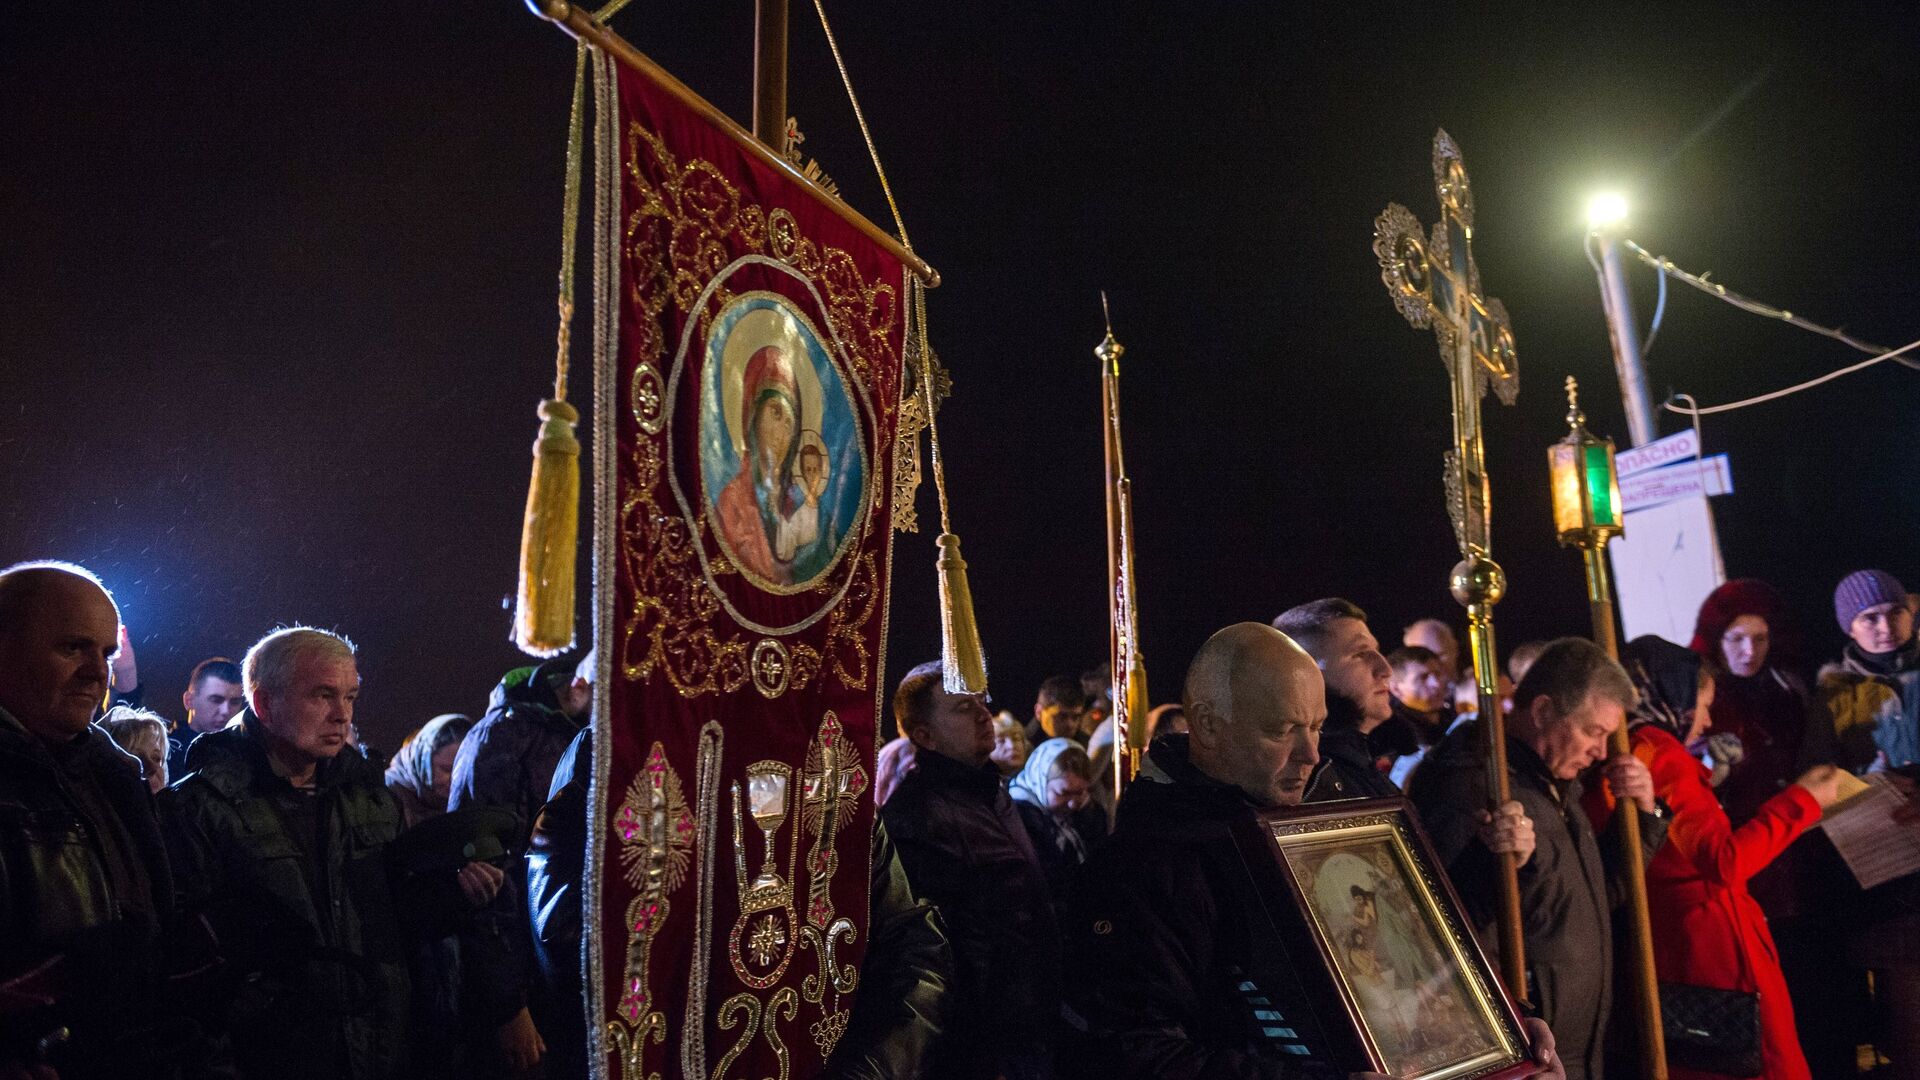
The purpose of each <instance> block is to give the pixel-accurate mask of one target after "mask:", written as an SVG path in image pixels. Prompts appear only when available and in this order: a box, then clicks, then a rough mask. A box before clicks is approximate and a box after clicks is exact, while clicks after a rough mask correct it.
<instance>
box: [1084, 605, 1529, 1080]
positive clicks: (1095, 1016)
mask: <svg viewBox="0 0 1920 1080" xmlns="http://www.w3.org/2000/svg"><path fill="white" fill-rule="evenodd" d="M1184 697H1185V700H1184V707H1185V711H1186V714H1187V722H1188V724H1189V726H1190V729H1191V730H1190V732H1189V733H1187V734H1171V735H1164V736H1162V737H1160V738H1158V739H1155V740H1154V742H1153V746H1152V748H1151V749H1150V751H1149V752H1148V757H1147V761H1146V763H1145V765H1144V766H1143V767H1142V769H1141V771H1140V775H1139V776H1138V778H1137V779H1136V780H1135V781H1134V783H1133V785H1132V786H1131V787H1129V788H1128V789H1127V792H1126V795H1125V796H1124V797H1123V798H1122V799H1121V801H1120V810H1119V815H1118V822H1117V825H1116V828H1115V832H1114V835H1113V838H1112V839H1111V840H1110V841H1109V842H1108V843H1107V844H1106V846H1104V847H1102V848H1100V849H1098V850H1097V851H1095V852H1094V854H1093V856H1092V858H1091V859H1090V860H1089V861H1088V862H1087V864H1086V866H1085V867H1084V868H1083V872H1082V875H1081V877H1080V879H1079V881H1078V882H1077V883H1076V887H1075V888H1074V890H1073V893H1072V897H1071V901H1070V904H1069V909H1068V911H1069V914H1068V916H1067V922H1066V925H1065V926H1064V927H1063V931H1064V933H1065V938H1066V967H1065V970H1066V971H1067V972H1068V973H1070V977H1069V978H1068V979H1067V980H1066V982H1067V987H1066V993H1065V999H1066V1005H1065V1008H1064V1009H1063V1010H1062V1015H1063V1016H1064V1018H1065V1019H1066V1021H1067V1023H1068V1025H1069V1027H1070V1028H1072V1029H1073V1031H1074V1033H1075V1035H1074V1037H1073V1039H1072V1040H1071V1042H1070V1045H1069V1046H1068V1047H1067V1048H1066V1051H1065V1052H1063V1053H1062V1054H1061V1055H1060V1056H1059V1058H1058V1061H1059V1065H1060V1074H1061V1076H1063V1077H1083V1076H1084V1077H1088V1078H1095V1077H1097V1078H1099V1080H1123V1078H1134V1077H1138V1078H1141V1080H1145V1078H1148V1077H1153V1078H1164V1080H1182V1078H1191V1080H1198V1078H1200V1077H1236V1078H1238V1077H1253V1078H1272V1080H1299V1078H1307V1077H1313V1078H1321V1077H1328V1076H1331V1075H1335V1074H1334V1073H1332V1072H1331V1067H1330V1066H1329V1065H1327V1064H1326V1063H1325V1062H1324V1061H1323V1060H1320V1059H1318V1058H1315V1057H1314V1056H1313V1055H1312V1054H1311V1053H1309V1054H1308V1055H1304V1056H1303V1055H1301V1054H1300V1053H1299V1050H1297V1049H1296V1050H1289V1049H1287V1044H1286V1040H1284V1039H1280V1038H1277V1037H1274V1036H1271V1035H1270V1034H1269V1031H1270V1030H1272V1025H1271V1023H1267V1024H1262V1023H1261V1022H1260V1018H1259V1017H1258V1016H1257V1015H1256V1008H1261V1009H1269V1010H1270V1008H1271V1006H1270V1004H1268V1003H1269V1002H1270V1000H1271V999H1270V997H1269V996H1268V995H1269V994H1271V993H1272V992H1273V991H1274V989H1275V988H1276V987H1277V986H1278V985H1279V983H1280V982H1281V981H1283V980H1285V979H1286V978H1287V976H1286V973H1285V969H1284V967H1283V966H1279V965H1283V964H1284V962H1285V961H1284V955H1285V954H1284V952H1283V950H1282V948H1281V946H1280V943H1279V942H1278V941H1277V940H1270V929H1269V928H1270V927H1271V922H1270V921H1269V920H1268V918H1267V917H1266V916H1265V914H1264V912H1263V907H1262V905H1263V904H1264V903H1267V902H1271V901H1272V898H1271V897H1266V898H1264V899H1263V898H1262V897H1261V896H1260V895H1259V894H1258V893H1257V892H1256V891H1255V888H1254V885H1253V881H1252V879H1251V878H1250V877H1249V876H1248V875H1247V871H1246V869H1245V866H1244V864H1243V863H1242V861H1241V858H1240V854H1239V851H1238V849H1237V847H1236V845H1235V843H1234V839H1233V829H1234V827H1235V825H1236V824H1239V823H1241V822H1244V821H1246V820H1247V819H1248V818H1249V817H1250V816H1251V815H1252V814H1254V813H1256V812H1258V811H1260V810H1265V809H1270V808H1273V807H1283V806H1294V805H1298V804H1299V803H1300V802H1301V801H1302V800H1303V799H1304V798H1305V797H1306V793H1307V785H1308V781H1309V780H1310V779H1311V778H1312V776H1313V771H1314V766H1315V765H1316V764H1317V763H1318V762H1319V760H1320V755H1319V749H1318V744H1319V738H1320V728H1321V725H1322V724H1324V723H1325V722H1326V718H1327V704H1326V693H1325V687H1324V684H1323V682H1322V678H1321V674H1320V670H1319V668H1318V667H1317V666H1316V665H1315V664H1314V661H1313V658H1312V657H1311V656H1309V655H1307V653H1306V651H1305V650H1303V649H1302V648H1300V646H1299V645H1296V644H1295V643H1294V642H1293V640H1292V639H1291V638H1289V637H1287V636H1286V635H1285V634H1283V633H1281V632H1280V631H1278V630H1276V629H1274V628H1273V627H1271V626H1266V625H1263V624H1260V623H1238V624H1235V625H1233V626H1229V627H1227V628H1226V629H1224V630H1222V631H1220V632H1219V633H1217V634H1215V635H1213V637H1211V638H1209V639H1207V642H1206V644H1205V645H1203V646H1202V647H1201V649H1200V652H1199V654H1198V655H1196V656H1195V657H1194V659H1193V664H1192V666H1191V667H1189V668H1188V671H1187V682H1186V688H1185V695H1184ZM1270 983H1271V985H1270ZM1263 1029H1266V1030H1263ZM1529 1032H1530V1033H1531V1034H1532V1035H1533V1036H1534V1039H1535V1045H1536V1048H1537V1058H1538V1060H1539V1061H1540V1062H1541V1064H1542V1070H1541V1071H1542V1073H1543V1074H1545V1075H1549V1076H1553V1075H1558V1073H1557V1070H1558V1068H1559V1066H1558V1058H1557V1057H1555V1055H1554V1053H1553V1036H1552V1035H1551V1034H1550V1033H1548V1032H1547V1031H1546V1029H1545V1026H1544V1025H1535V1024H1529ZM1309 1038H1310V1036H1309ZM1294 1045H1296V1046H1301V1047H1302V1048H1304V1049H1307V1050H1309V1051H1312V1050H1314V1049H1315V1048H1313V1047H1311V1046H1305V1045H1304V1044H1303V1043H1295V1044H1294Z"/></svg>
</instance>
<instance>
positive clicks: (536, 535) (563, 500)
mask: <svg viewBox="0 0 1920 1080" xmlns="http://www.w3.org/2000/svg"><path fill="white" fill-rule="evenodd" d="M587 54H588V47H587V44H586V43H585V42H581V43H579V44H578V45H577V46H576V47H575V49H574V63H573V107H572V110H571V113H570V114H569V116H568V119H567V168H566V183H567V189H566V195H565V198H564V199H563V200H562V210H561V217H562V222H561V230H560V297H559V302H558V305H557V307H558V309H559V316H560V328H559V330H558V331H557V333H556V341H555V356H554V361H553V367H554V376H553V397H551V398H549V399H548V400H546V401H543V402H541V403H540V408H539V416H540V434H539V436H538V438H536V439H535V440H534V444H533V479H532V481H531V482H530V483H529V484H528V486H527V508H526V512H525V514H524V515H523V516H522V517H521V521H520V585H519V589H518V590H517V596H516V603H515V607H514V617H513V643H514V644H515V645H517V646H519V647H520V649H521V651H522V652H526V653H530V654H532V655H534V656H553V655H555V654H557V653H561V652H565V651H566V650H568V649H570V648H572V647H573V643H574V636H573V600H574V577H575V570H576V565H575V564H576V562H577V548H578V546H579V542H580V442H579V440H577V439H576V438H574V434H573V429H574V425H575V424H578V423H579V422H580V414H579V413H578V412H576V411H574V408H573V406H571V405H569V404H567V364H568V358H569V356H570V354H571V352H572V344H573V343H572V334H573V262H574V244H575V241H576V238H577V234H578V232H579V226H580V157H581V147H582V143H583V142H584V141H585V140H584V137H583V136H584V132H583V126H584V114H585V111H586V110H585V98H586V93H587Z"/></svg>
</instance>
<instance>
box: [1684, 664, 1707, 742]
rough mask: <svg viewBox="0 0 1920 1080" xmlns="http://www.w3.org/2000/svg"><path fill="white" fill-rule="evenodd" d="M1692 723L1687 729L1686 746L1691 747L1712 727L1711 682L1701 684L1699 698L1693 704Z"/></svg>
mask: <svg viewBox="0 0 1920 1080" xmlns="http://www.w3.org/2000/svg"><path fill="white" fill-rule="evenodd" d="M1692 720H1693V723H1692V724H1690V725H1688V727H1687V737H1686V740H1685V741H1686V744H1687V745H1688V746H1692V745H1693V744H1694V743H1697V742H1699V741H1700V740H1701V739H1702V738H1704V737H1705V736H1706V734H1707V732H1708V730H1710V729H1711V728H1712V727H1713V680H1712V679H1708V680H1707V681H1706V682H1705V683H1703V684H1701V687H1700V696H1699V697H1697V698H1695V699H1694V702H1693V717H1692Z"/></svg>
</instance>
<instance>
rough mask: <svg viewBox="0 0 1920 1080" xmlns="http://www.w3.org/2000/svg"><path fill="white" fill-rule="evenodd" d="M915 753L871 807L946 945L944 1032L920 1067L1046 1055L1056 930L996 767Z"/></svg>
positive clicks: (943, 1068)
mask: <svg viewBox="0 0 1920 1080" xmlns="http://www.w3.org/2000/svg"><path fill="white" fill-rule="evenodd" d="M914 760H915V763H916V764H915V768H914V771H913V772H911V773H908V774H907V776H906V778H905V779H903V780H902V781H900V786H899V788H897V789H896V790H895V791H894V793H893V796H892V797H891V798H889V799H888V800H887V804H886V806H884V807H882V808H881V812H880V815H881V820H882V821H883V822H884V823H885V825H886V830H887V833H888V835H889V836H891V837H892V839H893V842H894V844H895V846H896V847H897V848H898V850H899V853H900V864H901V865H902V866H903V867H905V869H906V875H907V880H909V881H911V882H912V883H913V889H914V891H915V892H916V893H918V894H919V895H920V896H922V897H925V898H926V899H927V900H929V901H932V903H933V905H934V907H935V908H937V909H938V910H939V912H940V917H941V919H942V921H944V922H945V924H946V928H947V940H948V942H949V944H950V945H951V946H952V949H953V966H954V977H953V995H952V1011H951V1017H952V1023H951V1027H950V1030H951V1033H952V1034H951V1037H950V1038H948V1039H946V1040H945V1041H944V1042H943V1044H942V1049H941V1050H940V1051H939V1052H938V1053H936V1054H935V1055H934V1057H933V1059H932V1065H933V1068H932V1069H931V1070H929V1071H928V1073H927V1074H926V1075H928V1076H930V1077H942V1078H944V1077H953V1078H969V1080H971V1078H974V1077H985V1078H992V1077H995V1076H998V1075H1000V1073H1001V1072H1003V1071H1005V1070H1007V1069H1009V1068H1013V1067H1014V1066H1013V1065H1011V1064H1010V1063H1014V1062H1018V1063H1021V1064H1022V1065H1026V1064H1030V1063H1032V1062H1034V1061H1036V1060H1042V1059H1044V1057H1045V1056H1046V1054H1047V1048H1048V1042H1049V1039H1050V1036H1051V1033H1052V1031H1053V1017H1054V1016H1055V1015H1056V1014H1057V1012H1058V1009H1059V1000H1060V999H1059V973H1060V937H1059V929H1058V927H1057V926H1056V924H1055V922H1054V917H1053V909H1052V905H1051V903H1050V900H1049V895H1048V891H1047V882H1046V878H1045V877H1044V876H1043V874H1042V872H1041V869H1040V864H1039V862H1038V861H1037V860H1036V858H1035V856H1034V851H1033V845H1032V843H1031V842H1030V841H1029V840H1028V839H1027V831H1026V828H1025V827H1024V826H1022V825H1021V824H1020V818H1019V815H1018V814H1016V813H1015V812H1014V809H1013V800H1012V799H1011V798H1009V797H1008V795H1007V791H1006V788H1005V787H1004V786H1002V784H1001V782H1000V776H999V773H998V772H997V771H996V770H995V769H994V767H993V766H992V765H990V764H989V765H985V766H982V767H981V768H978V769H975V768H970V767H968V766H966V765H963V764H961V763H960V762H958V761H955V760H953V759H952V758H950V757H947V756H945V755H943V754H938V753H935V752H933V751H931V750H922V751H920V752H919V754H918V755H916V757H915V759H914Z"/></svg>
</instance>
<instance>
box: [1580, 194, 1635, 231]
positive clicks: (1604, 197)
mask: <svg viewBox="0 0 1920 1080" xmlns="http://www.w3.org/2000/svg"><path fill="white" fill-rule="evenodd" d="M1625 220H1627V200H1626V196H1624V195H1621V194H1619V193H1618V192H1613V191H1609V192H1604V193H1602V194H1599V195H1595V196H1594V197H1593V198H1591V199H1589V200H1587V227H1588V228H1592V229H1603V228H1606V227H1607V226H1609V225H1618V224H1620V223H1621V222H1623V221H1625Z"/></svg>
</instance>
